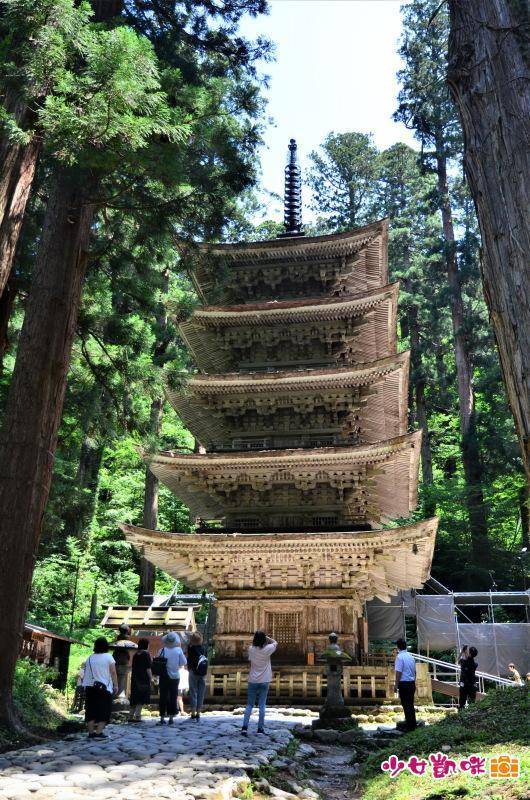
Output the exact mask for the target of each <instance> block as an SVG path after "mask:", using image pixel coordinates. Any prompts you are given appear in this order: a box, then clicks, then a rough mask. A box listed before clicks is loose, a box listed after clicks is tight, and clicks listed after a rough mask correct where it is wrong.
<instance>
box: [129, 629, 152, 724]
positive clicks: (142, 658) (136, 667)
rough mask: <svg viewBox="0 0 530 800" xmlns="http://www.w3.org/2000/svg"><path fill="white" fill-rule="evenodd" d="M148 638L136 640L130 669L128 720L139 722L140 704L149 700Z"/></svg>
mask: <svg viewBox="0 0 530 800" xmlns="http://www.w3.org/2000/svg"><path fill="white" fill-rule="evenodd" d="M148 648H149V639H139V640H138V650H137V651H136V653H135V654H134V656H133V660H132V669H131V697H130V700H129V702H130V704H131V709H130V711H129V722H131V723H134V722H140V719H141V716H142V706H145V705H148V704H149V702H150V700H151V682H152V680H153V673H152V672H151V656H150V655H149V653H148Z"/></svg>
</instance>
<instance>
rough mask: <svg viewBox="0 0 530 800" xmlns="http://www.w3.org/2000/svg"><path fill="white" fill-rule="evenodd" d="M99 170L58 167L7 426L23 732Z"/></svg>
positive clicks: (4, 480) (1, 536) (11, 640)
mask: <svg viewBox="0 0 530 800" xmlns="http://www.w3.org/2000/svg"><path fill="white" fill-rule="evenodd" d="M96 186H97V180H96V178H95V176H94V175H93V174H86V173H85V174H79V173H73V172H70V171H68V170H66V169H62V170H58V171H57V173H56V175H55V177H54V179H53V184H52V186H51V187H50V193H49V199H48V205H47V209H46V215H45V220H44V225H43V230H42V237H41V241H40V245H39V251H38V253H37V257H36V262H35V269H34V274H33V280H32V285H31V289H30V293H29V296H28V300H27V304H26V313H25V317H24V323H23V327H22V331H21V335H20V341H19V345H18V350H17V359H16V363H15V369H14V372H13V376H12V379H11V385H10V388H9V394H8V398H7V405H6V411H5V416H4V420H3V427H2V429H1V430H0V563H1V564H2V576H1V581H0V608H1V609H2V613H1V614H0V639H1V641H2V658H1V659H0V723H3V724H6V725H10V726H16V725H17V720H16V715H15V713H14V709H13V705H12V685H13V673H14V669H15V663H16V659H17V657H18V654H19V652H20V645H21V640H22V630H23V625H24V618H25V614H26V607H27V602H28V596H29V591H30V586H31V577H32V573H33V567H34V563H35V557H36V553H37V547H38V544H39V538H40V533H41V524H42V518H43V514H44V508H45V506H46V501H47V499H48V493H49V490H50V483H51V478H52V469H53V461H54V454H55V448H56V444H57V430H58V427H59V422H60V419H61V412H62V408H63V401H64V393H65V387H66V377H67V372H68V367H69V363H70V354H71V348H72V342H73V338H74V335H75V328H76V323H77V316H78V310H79V304H80V299H81V288H82V284H83V278H84V274H85V264H86V253H87V248H88V243H89V236H90V227H91V224H92V221H93V218H94V211H95V209H94V206H93V205H92V202H91V200H90V198H91V197H92V196H93V192H94V189H95V187H96Z"/></svg>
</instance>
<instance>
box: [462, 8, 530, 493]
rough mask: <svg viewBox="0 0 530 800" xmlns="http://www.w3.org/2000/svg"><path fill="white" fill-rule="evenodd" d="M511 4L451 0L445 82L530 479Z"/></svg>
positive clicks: (525, 104)
mask: <svg viewBox="0 0 530 800" xmlns="http://www.w3.org/2000/svg"><path fill="white" fill-rule="evenodd" d="M519 8H520V10H519V12H517V8H516V4H515V3H513V2H509V0H449V11H450V20H451V33H450V38H449V69H448V83H449V88H450V90H451V94H452V96H453V99H454V101H455V103H456V105H457V108H458V111H459V114H460V120H461V123H462V128H463V131H464V144H465V153H464V166H465V170H466V175H467V179H468V182H469V187H470V189H471V194H472V196H473V199H474V201H475V206H476V210H477V216H478V221H479V225H480V231H481V235H482V245H483V254H482V279H483V285H484V295H485V298H486V303H487V305H488V308H489V312H490V318H491V323H492V326H493V330H494V333H495V338H496V341H497V347H498V349H499V356H500V362H501V367H502V371H503V376H504V382H505V384H506V390H507V394H508V400H509V402H510V406H511V410H512V413H513V416H514V419H515V425H516V429H517V434H518V438H519V442H520V446H521V451H522V455H523V461H524V465H525V469H526V471H527V475H528V477H529V478H530V267H529V262H530V67H529V63H528V48H529V45H528V41H529V40H528V32H529V25H528V18H526V22H525V19H523V15H524V14H525V7H524V3H523V4H520V6H519ZM518 17H519V18H518ZM524 48H526V53H525V51H524ZM525 56H526V58H525Z"/></svg>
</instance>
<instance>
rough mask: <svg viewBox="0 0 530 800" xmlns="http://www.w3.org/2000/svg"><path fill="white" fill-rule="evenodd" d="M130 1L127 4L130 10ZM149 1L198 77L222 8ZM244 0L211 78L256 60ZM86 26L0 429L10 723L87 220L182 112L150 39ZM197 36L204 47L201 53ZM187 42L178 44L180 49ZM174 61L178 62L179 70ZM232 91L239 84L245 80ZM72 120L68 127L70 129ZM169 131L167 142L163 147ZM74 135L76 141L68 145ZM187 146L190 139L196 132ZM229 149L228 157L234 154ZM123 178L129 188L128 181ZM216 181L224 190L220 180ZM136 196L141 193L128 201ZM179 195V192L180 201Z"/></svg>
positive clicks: (236, 7) (224, 32)
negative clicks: (247, 37) (74, 98)
mask: <svg viewBox="0 0 530 800" xmlns="http://www.w3.org/2000/svg"><path fill="white" fill-rule="evenodd" d="M132 5H134V4H128V9H127V10H128V12H129V11H130V6H132ZM147 5H151V4H149V3H142V4H141V6H142V8H144V9H145V7H146V6H147ZM152 5H153V9H152V13H151V12H150V13H149V15H148V17H149V26H153V20H154V19H156V21H157V22H158V23H159V22H160V14H161V15H162V17H163V18H164V24H165V25H167V22H166V19H165V12H166V11H168V9H170V8H171V9H173V10H174V9H175V8H176V7H178V8H179V15H178V17H175V19H172V20H171V21H170V23H171V24H172V25H173V27H171V28H170V34H171V35H172V37H173V41H172V42H171V47H170V48H169V49H168V52H169V53H170V54H171V56H172V57H173V59H175V56H174V54H175V47H176V45H177V44H178V41H179V37H180V40H181V41H182V42H183V43H184V47H182V48H180V51H179V53H178V57H180V60H181V66H186V64H187V66H188V68H189V69H188V84H192V85H193V84H194V85H195V86H196V87H198V88H200V83H201V75H200V73H201V67H202V64H201V62H202V61H204V62H205V63H206V64H208V58H207V57H208V48H209V47H210V45H211V43H212V37H211V35H210V25H209V24H208V23H209V21H210V19H211V18H212V17H213V18H215V19H214V22H215V21H219V20H220V21H221V22H223V10H222V9H221V10H219V8H217V7H215V8H214V7H212V6H211V4H210V3H204V4H202V3H197V4H195V5H194V7H193V8H192V9H190V7H189V4H187V3H182V4H175V3H166V4H164V3H155V4H152ZM249 7H250V10H251V12H252V11H254V10H255V8H256V7H259V8H262V7H263V3H261V2H256V3H254V4H252V3H251V4H248V3H229V4H226V8H227V13H226V17H227V25H226V26H223V25H218V26H214V31H215V33H214V36H213V40H214V48H215V50H214V52H213V55H212V58H211V61H214V62H215V63H214V65H213V68H211V74H210V75H208V77H209V78H210V79H212V80H213V79H214V78H216V79H217V80H218V82H219V83H222V80H223V77H225V76H227V75H231V76H234V77H235V78H236V79H237V77H241V78H242V79H244V78H245V76H246V74H248V73H249V72H252V70H253V61H254V59H255V58H256V57H259V56H260V55H261V54H262V49H261V48H260V47H259V46H257V47H256V48H255V49H254V48H253V47H252V46H251V45H249V43H247V42H245V41H244V40H242V39H240V38H239V37H237V36H234V31H235V29H236V26H237V22H238V19H239V17H240V16H241V14H242V13H243V12H244V11H245V10H246V9H247V8H249ZM95 8H96V10H97V12H98V13H99V14H100V15H101V14H103V15H104V14H105V13H106V12H110V13H111V15H112V17H114V16H115V14H116V12H117V11H119V10H120V8H119V7H117V4H116V3H114V2H103V1H102V2H98V3H95ZM161 30H162V27H161V26H159V25H158V24H157V25H156V26H155V27H154V28H152V30H151V33H153V38H154V39H155V40H156V41H155V44H156V49H157V51H158V54H159V56H160V57H162V55H163V52H164V47H163V46H161V45H160V38H161ZM190 31H191V33H189V32H190ZM91 37H92V38H90V36H89V43H90V45H91V49H90V48H89V53H88V57H89V60H88V62H87V63H85V64H82V65H81V66H80V70H81V73H80V74H78V75H72V82H71V85H70V86H68V87H67V91H69V92H70V93H71V94H73V95H76V94H78V93H80V94H81V95H82V96H84V97H90V103H89V104H88V103H86V106H85V109H84V110H85V114H84V116H83V117H82V118H81V119H79V117H78V116H76V117H75V118H73V117H72V115H69V114H68V106H67V107H66V113H65V114H63V113H62V112H63V111H64V104H63V105H61V103H60V102H56V104H55V110H56V112H57V113H56V119H55V127H54V126H53V125H52V126H51V135H50V138H51V140H52V142H53V141H54V139H55V142H56V143H60V142H62V141H63V140H64V141H65V149H66V155H64V154H61V155H63V159H64V161H66V162H67V161H68V158H69V157H71V158H70V161H71V163H63V164H62V165H59V164H58V165H57V166H56V167H55V168H54V170H53V175H52V178H51V180H50V189H49V196H48V203H47V208H46V214H45V220H44V226H43V231H42V237H41V241H40V245H39V250H38V253H37V258H36V263H35V269H34V273H33V280H32V286H31V291H30V295H29V298H28V301H27V305H26V312H25V318H24V324H23V328H22V332H21V337H20V342H19V346H18V350H17V359H16V364H15V369H14V372H13V377H12V380H11V385H10V388H9V395H8V400H7V406H6V413H5V417H4V421H3V427H2V431H1V433H0V464H1V465H2V469H3V471H5V472H4V474H3V475H2V481H1V484H0V548H1V551H0V554H1V561H2V563H3V564H4V566H6V569H5V571H4V578H3V580H2V583H1V586H0V605H1V606H2V608H3V609H5V613H4V614H3V616H2V620H1V622H0V633H1V634H2V638H3V641H4V658H3V659H2V665H1V667H0V722H3V723H4V724H6V725H8V726H11V727H17V726H18V724H19V723H18V720H17V717H16V714H15V712H14V709H13V705H12V680H13V673H14V665H15V661H16V658H17V655H18V652H19V649H20V642H21V634H22V628H23V622H24V615H25V611H26V606H27V599H28V592H29V587H30V582H31V575H32V571H33V566H34V562H35V556H36V550H37V546H38V542H39V537H40V530H41V524H42V518H43V513H44V509H45V505H46V501H47V498H48V493H49V489H50V482H51V475H52V467H53V458H54V453H55V448H56V443H57V430H58V425H59V422H60V416H61V410H62V405H63V399H64V393H65V387H66V377H67V371H68V366H69V359H70V353H71V347H72V342H73V339H74V335H75V327H76V323H77V316H78V310H79V304H80V299H81V290H82V284H83V279H84V274H85V269H86V263H87V254H88V252H89V240H90V232H91V227H92V225H93V222H94V219H95V214H96V212H97V210H98V208H100V207H101V206H102V205H106V204H108V205H112V203H110V202H109V201H108V198H105V191H106V190H108V189H109V184H108V179H109V177H110V176H113V175H115V174H118V171H119V174H120V175H123V173H125V174H126V173H127V172H128V173H129V175H128V177H130V175H131V170H132V167H133V166H136V162H135V160H134V152H135V151H140V150H141V149H142V148H146V152H147V159H146V161H145V163H144V164H143V165H142V166H140V165H138V166H137V172H142V167H143V174H141V175H138V174H137V173H136V174H135V173H134V172H133V175H134V177H136V178H137V179H138V178H139V180H138V183H139V184H140V185H141V187H142V191H143V194H144V195H145V193H146V188H145V187H146V184H147V185H148V182H149V175H150V172H149V171H150V170H155V166H154V164H157V165H158V164H160V155H161V153H160V147H162V149H164V146H165V148H166V149H167V148H169V149H167V152H165V153H164V155H165V160H167V161H171V159H173V160H176V159H178V156H179V151H178V141H179V137H181V135H182V132H183V131H184V130H185V129H186V127H187V128H189V126H190V124H191V123H192V120H190V119H188V120H186V113H185V112H184V113H183V112H182V110H181V109H179V108H178V99H179V98H178V96H175V95H174V94H173V95H171V94H170V93H169V92H170V91H171V89H169V88H168V89H166V92H165V93H164V92H161V91H160V90H159V89H158V87H159V86H160V84H159V79H158V73H157V67H156V63H155V62H154V60H153V57H152V52H151V51H150V48H149V47H146V46H145V44H144V42H145V41H146V40H145V39H143V40H142V39H137V38H136V39H135V38H134V37H135V35H134V34H132V31H130V29H127V28H123V27H121V28H120V27H118V28H116V29H115V30H112V29H111V30H109V31H106V30H105V27H104V26H103V28H102V27H101V26H99V27H96V29H95V30H93V31H92V33H91ZM166 38H167V37H166ZM169 38H171V36H170V37H169ZM223 42H224V43H225V50H226V54H225V56H224V59H223V57H222V53H223ZM201 43H202V44H201ZM201 46H202V48H203V50H202V57H201V56H200V54H199V50H200V47H201ZM186 48H187V51H188V52H184V53H183V52H182V51H183V50H186ZM220 53H221V55H220ZM238 54H239V60H238ZM166 63H167V62H166ZM139 65H141V66H139ZM173 65H174V61H173V64H171V62H170V66H173ZM173 69H175V67H174V66H173ZM183 72H184V70H183V69H182V70H181V73H180V74H181V75H182V73H183ZM173 75H175V73H173ZM76 81H77V83H79V84H80V85H79V86H78V85H77V84H76ZM173 83H174V81H173ZM242 83H243V84H244V80H242ZM180 85H181V88H183V90H184V93H185V90H186V82H185V81H182V79H181V83H180ZM247 85H248V82H247ZM249 91H250V93H251V94H252V91H253V93H254V94H255V89H254V90H253V89H252V88H250V89H249V88H247V90H246V96H242V97H240V98H237V97H236V98H235V100H234V106H233V108H232V109H229V112H230V111H231V112H232V113H233V114H236V115H237V114H238V113H240V110H241V107H244V106H245V104H246V105H247V106H249V105H250V102H249V97H248V93H249ZM242 92H243V95H245V89H244V87H243V89H242ZM234 95H236V93H234ZM167 101H169V104H168V103H167ZM104 108H106V109H107V122H106V124H105V126H104V127H103V128H102V125H101V121H102V118H101V112H102V110H103V109H104ZM226 111H227V109H225V114H226ZM72 128H73V129H74V132H75V133H76V134H77V137H76V136H74V135H69V134H71V129H72ZM102 130H103V133H102ZM98 136H99V140H98ZM157 139H158V140H159V141H160V143H161V144H160V146H159V148H158V151H157V152H156V153H153V154H151V157H149V145H150V142H152V141H154V142H155V143H156V141H157ZM247 141H248V142H249V143H251V142H252V137H247ZM254 141H255V139H254ZM174 142H175V150H174V151H172V150H171V147H172V145H173V143H174ZM74 143H77V144H78V149H77V150H75V149H74ZM196 146H197V147H200V145H199V144H198V143H197V144H196ZM249 146H250V147H252V145H251V144H249ZM69 148H70V151H69ZM225 151H226V153H222V154H221V156H222V157H223V156H224V157H226V159H227V160H229V159H230V158H231V155H230V143H228V144H226V145H225ZM251 152H252V151H250V152H247V153H246V156H247V159H246V161H245V159H243V160H242V159H239V162H241V161H242V164H241V163H240V166H244V165H246V164H248V157H249V156H250V155H251ZM232 160H233V161H234V162H235V163H237V161H238V159H237V157H234V156H232ZM218 162H219V159H217V161H211V162H210V170H211V171H213V172H215V169H217V170H218V169H219V163H218ZM162 163H165V161H164V160H163V162H162ZM245 180H247V181H248V169H247V173H246V174H244V175H239V176H238V179H237V181H234V182H233V183H234V184H237V182H239V184H240V185H242V186H244V185H245ZM221 182H222V181H221ZM128 188H129V193H130V194H131V183H130V182H129V183H128ZM123 191H124V190H123V189H122V192H123ZM218 191H219V192H222V189H219V190H218ZM140 194H142V192H140ZM132 195H134V192H132ZM113 198H114V199H115V195H113ZM142 199H144V198H143V196H142V197H141V198H140V200H138V202H140V201H141V200H142ZM151 199H152V201H154V200H155V198H153V197H152V198H151ZM118 205H119V204H118ZM183 205H184V202H183V200H182V198H180V207H181V209H182V206H183Z"/></svg>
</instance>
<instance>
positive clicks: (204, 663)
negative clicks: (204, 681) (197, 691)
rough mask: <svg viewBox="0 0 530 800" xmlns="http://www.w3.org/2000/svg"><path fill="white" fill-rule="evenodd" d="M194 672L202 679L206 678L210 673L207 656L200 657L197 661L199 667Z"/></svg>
mask: <svg viewBox="0 0 530 800" xmlns="http://www.w3.org/2000/svg"><path fill="white" fill-rule="evenodd" d="M193 671H194V673H195V674H196V675H199V676H200V677H202V678H204V676H205V675H206V673H207V672H208V659H207V658H206V656H205V655H202V656H199V659H198V661H197V666H196V667H195V669H194V670H193Z"/></svg>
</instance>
